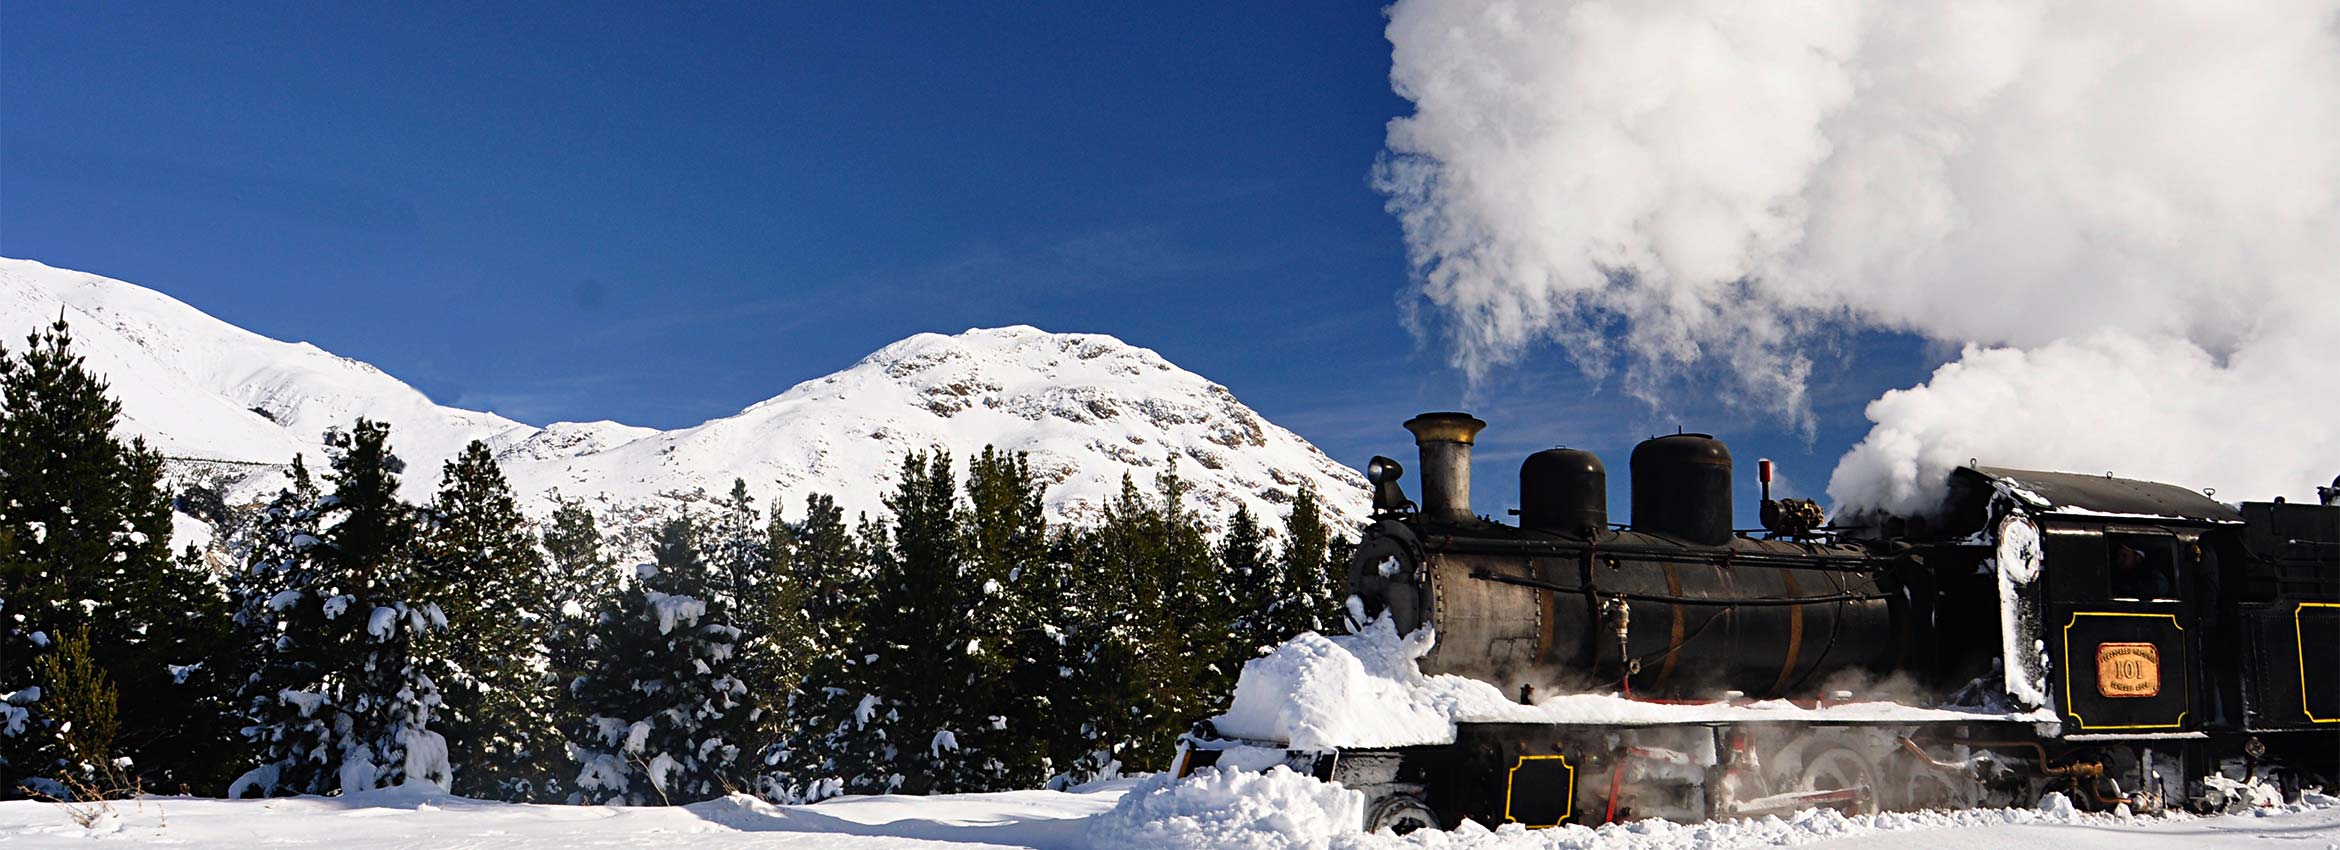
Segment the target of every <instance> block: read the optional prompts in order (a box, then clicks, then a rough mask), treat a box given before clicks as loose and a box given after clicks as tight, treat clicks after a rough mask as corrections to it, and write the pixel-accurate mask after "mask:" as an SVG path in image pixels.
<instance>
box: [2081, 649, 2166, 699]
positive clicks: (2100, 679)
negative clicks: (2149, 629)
mask: <svg viewBox="0 0 2340 850" xmlns="http://www.w3.org/2000/svg"><path fill="white" fill-rule="evenodd" d="M2096 692H2097V693H2099V694H2103V695H2105V696H2107V697H2150V696H2157V695H2159V694H2160V693H2161V650H2158V649H2155V648H2154V647H2153V644H2150V643H2100V644H2097V645H2096Z"/></svg>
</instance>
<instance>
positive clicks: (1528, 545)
mask: <svg viewBox="0 0 2340 850" xmlns="http://www.w3.org/2000/svg"><path fill="white" fill-rule="evenodd" d="M1441 542H1443V543H1445V544H1446V548H1458V549H1481V550H1489V551H1493V552H1497V553H1520V554H1530V555H1550V556H1555V557H1569V558H1577V557H1582V556H1583V555H1584V554H1585V553H1586V552H1588V551H1591V550H1593V549H1594V548H1595V544H1593V543H1591V542H1584V543H1577V542H1559V541H1543V540H1493V539H1488V538H1468V539H1467V542H1465V541H1464V540H1462V539H1458V538H1456V537H1454V536H1452V535H1443V536H1442V537H1441ZM1598 548H1599V551H1600V552H1602V553H1603V554H1607V555H1613V556H1619V557H1630V558H1637V559H1643V560H1653V561H1672V562H1676V563H1684V562H1687V563H1709V564H1718V565H1719V564H1726V563H1727V564H1729V565H1731V566H1754V567H1788V568H1791V569H1806V570H1824V571H1830V572H1863V573H1866V572H1880V571H1882V568H1883V563H1882V560H1883V559H1879V558H1876V557H1873V556H1870V555H1866V554H1844V555H1831V554H1822V553H1818V552H1814V553H1812V554H1808V555H1786V554H1777V553H1772V552H1737V551H1732V550H1729V549H1713V550H1702V549H1683V548H1680V547H1673V546H1651V545H1647V544H1641V543H1601V544H1598Z"/></svg>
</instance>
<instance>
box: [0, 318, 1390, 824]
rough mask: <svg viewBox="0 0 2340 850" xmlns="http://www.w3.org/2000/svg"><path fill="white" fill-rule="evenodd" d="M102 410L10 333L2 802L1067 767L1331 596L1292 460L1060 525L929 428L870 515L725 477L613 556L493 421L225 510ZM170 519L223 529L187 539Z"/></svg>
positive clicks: (1128, 751)
mask: <svg viewBox="0 0 2340 850" xmlns="http://www.w3.org/2000/svg"><path fill="white" fill-rule="evenodd" d="M119 416H120V407H119V405H118V404H117V402H116V401H115V400H113V399H112V398H110V397H109V393H108V388H107V386H106V384H105V382H104V381H103V380H102V379H101V378H99V377H98V376H97V375H96V374H95V373H94V372H93V370H92V369H91V368H89V366H88V365H87V364H85V363H84V362H83V361H82V359H81V358H80V357H79V356H78V355H77V354H76V353H75V350H74V346H73V339H72V335H71V329H70V328H68V327H67V326H66V325H64V324H63V323H58V324H56V325H54V326H51V327H49V328H46V329H43V330H41V331H38V332H36V333H34V334H33V335H31V336H30V337H29V338H27V339H25V340H24V341H23V343H22V344H21V345H8V346H5V347H0V697H5V699H4V700H0V794H6V795H8V796H10V797H25V796H31V797H36V798H52V799H72V798H76V797H83V798H87V797H93V796H107V795H116V794H121V793H128V792H141V791H142V792H145V793H187V794H194V795H204V796H233V797H251V796H273V795H292V794H331V793H348V792H354V791H360V790H366V789H372V788H379V787H388V786H394V785H398V784H401V783H404V782H407V781H409V780H410V779H413V780H425V781H429V782H431V783H434V784H438V785H441V786H442V787H448V788H451V789H452V790H453V791H454V792H455V793H456V794H459V795H463V796H467V797H475V798H482V799H495V800H509V801H527V802H552V803H560V802H571V803H607V802H616V803H625V804H636V805H659V804H682V803H688V802H694V801H699V800H706V799H710V798H714V797H719V796H722V795H725V794H728V793H733V792H746V793H751V794H755V795H758V796H761V797H764V798H766V799H769V800H773V801H777V802H804V801H812V800H819V799H823V798H827V797H832V796H836V795H841V794H869V793H901V794H933V793H957V792H970V791H990V790H1006V789H1024V788H1043V787H1068V786H1070V785H1074V784H1078V783H1082V782H1086V781H1089V780H1093V779H1098V778H1108V777H1112V776H1116V775H1119V774H1120V773H1122V772H1124V771H1128V772H1136V771H1143V770H1157V769H1160V768H1161V767H1163V765H1164V762H1165V761H1166V760H1167V759H1168V758H1169V757H1170V756H1171V755H1172V754H1173V747H1174V739H1175V738H1176V736H1177V735H1179V734H1180V733H1181V732H1183V731H1185V730H1186V729H1187V727H1188V726H1189V725H1190V724H1192V723H1194V722H1195V721H1196V720H1198V719H1201V718H1205V717H1208V716H1210V715H1212V714H1213V713H1214V712H1216V711H1218V710H1219V709H1220V707H1221V706H1220V703H1222V702H1223V701H1224V700H1225V699H1226V698H1227V695H1228V693H1229V692H1230V690H1231V689H1232V687H1233V684H1234V681H1235V677H1236V674H1237V672H1238V671H1239V670H1240V668H1241V666H1242V664H1243V663H1244V662H1245V661H1246V660H1248V659H1250V658H1253V657H1256V656H1257V655H1258V654H1259V653H1260V652H1262V651H1263V650H1264V649H1265V648H1267V647H1270V646H1273V645H1274V644H1276V643H1278V642H1280V641H1282V640H1284V639H1285V638H1287V637H1290V636H1292V635H1294V634H1298V633H1300V632H1303V631H1309V630H1315V629H1320V628H1325V627H1328V626H1331V625H1333V624H1334V622H1335V621H1337V619H1338V618H1339V617H1341V616H1342V613H1341V609H1340V604H1339V599H1338V597H1337V595H1336V590H1335V586H1336V585H1335V582H1334V579H1333V576H1334V565H1335V564H1337V563H1340V562H1341V561H1342V560H1343V558H1344V552H1343V547H1344V543H1343V539H1342V535H1341V533H1340V532H1341V530H1340V529H1336V528H1332V527H1329V526H1328V522H1327V520H1326V519H1325V517H1324V515H1323V514H1322V513H1321V512H1320V511H1319V507H1318V503H1317V501H1316V498H1315V496H1314V495H1313V494H1311V493H1310V492H1309V491H1307V490H1305V489H1303V490H1302V491H1301V495H1300V497H1299V498H1297V499H1296V500H1294V501H1293V504H1292V505H1291V511H1290V513H1289V515H1288V516H1285V517H1259V516H1254V515H1252V514H1251V513H1250V512H1249V511H1243V512H1239V513H1237V514H1236V515H1235V516H1234V518H1233V520H1232V521H1231V522H1228V523H1226V524H1225V525H1224V527H1218V526H1216V525H1214V524H1212V523H1209V522H1206V520H1205V519H1204V518H1202V517H1200V516H1198V515H1196V514H1195V513H1193V512H1192V511H1191V510H1189V509H1187V508H1184V507H1182V504H1183V502H1182V499H1181V496H1182V494H1183V490H1184V488H1185V486H1186V485H1185V484H1184V483H1182V482H1181V480H1180V479H1179V477H1178V476H1177V475H1176V473H1175V472H1174V471H1173V472H1169V473H1165V474H1162V475H1160V476H1159V477H1158V478H1156V479H1155V480H1151V481H1133V480H1128V479H1126V478H1125V479H1124V481H1123V484H1122V488H1121V492H1120V494H1119V496H1118V498H1116V499H1114V500H1113V501H1112V502H1111V503H1110V504H1109V505H1108V506H1107V510H1106V511H1104V515H1103V518H1102V519H1100V520H1098V521H1095V522H1090V523H1083V524H1072V523H1067V522H1062V521H1052V520H1050V519H1049V518H1048V514H1047V512H1046V511H1045V509H1044V503H1043V499H1044V496H1045V486H1046V485H1045V484H1044V483H1043V482H1042V481H1041V480H1039V479H1038V478H1037V477H1036V476H1035V474H1034V471H1033V470H1032V468H1031V466H1030V464H1029V463H1028V462H1027V460H1026V458H1025V457H1023V456H1021V455H1018V454H1015V453H1010V452H1002V451H994V450H989V449H987V450H985V451H983V452H981V453H979V454H977V455H975V456H973V457H965V458H955V457H951V456H950V455H949V454H947V453H944V452H942V451H939V450H938V451H933V452H924V453H915V454H913V455H912V456H911V457H910V458H909V459H908V460H907V461H906V462H905V463H904V464H903V466H902V469H901V474H900V481H899V484H898V486H897V487H896V488H895V489H894V490H893V492H892V493H891V494H890V495H889V496H888V497H887V498H886V500H885V506H886V510H885V511H884V512H883V513H882V514H880V515H866V514H865V515H856V516H848V515H846V514H845V512H844V511H843V510H841V509H840V508H839V507H838V505H837V503H836V502H835V501H834V500H833V499H831V498H830V497H828V496H824V495H823V494H821V493H818V492H804V493H799V494H793V495H792V497H791V501H790V502H789V503H788V504H759V503H758V502H757V501H756V500H755V499H754V498H752V497H751V496H750V495H749V488H748V487H747V486H746V482H745V481H740V482H736V483H735V485H734V486H733V488H732V489H731V492H729V493H728V494H722V495H717V496H714V497H712V498H708V499H704V500H701V501H700V502H698V503H696V505H695V506H694V507H691V508H689V509H678V510H675V511H673V512H672V513H671V515H668V516H664V517H660V518H658V520H657V522H656V525H655V528H656V533H655V535H654V539H653V540H651V542H650V545H649V547H648V549H649V552H650V557H648V558H621V557H620V554H619V552H620V547H619V546H617V545H615V544H614V543H613V542H612V540H611V539H609V538H608V537H606V536H605V531H604V530H603V529H601V528H598V527H597V525H596V519H595V515H594V513H593V512H592V511H590V510H589V509H588V508H587V507H586V506H585V505H583V504H579V503H564V504H563V505H562V506H561V507H560V509H559V510H557V511H556V512H554V514H553V515H552V517H551V518H550V520H549V521H548V522H541V523H540V522H534V521H531V520H530V519H529V518H528V517H526V516H524V515H523V513H522V512H521V510H520V509H519V507H518V501H517V500H516V498H515V494H514V492H513V491H512V488H511V487H510V486H509V484H508V483H507V481H506V479H505V477H504V475H503V473H502V472H501V471H500V470H499V469H498V467H497V463H496V461H495V459H494V457H493V456H492V454H491V452H490V451H489V449H488V447H487V446H486V445H484V444H481V443H478V442H474V443H472V444H471V445H470V446H469V448H468V449H466V450H465V451H464V452H463V453H462V454H461V455H460V456H459V457H458V458H456V459H455V460H452V461H450V462H448V463H446V464H445V465H444V466H443V467H442V468H439V469H414V468H409V467H407V466H406V465H405V464H404V463H403V462H402V461H401V460H400V457H399V455H398V451H397V438H398V435H397V433H396V432H395V431H394V429H392V428H391V427H390V426H389V425H387V424H385V423H381V422H375V421H368V420H364V419H358V420H355V421H351V422H349V423H347V424H346V425H345V426H341V427H337V428H335V429H334V430H333V431H332V432H331V433H329V434H328V435H326V439H325V446H326V449H327V451H326V453H325V455H324V456H321V457H297V458H289V459H287V460H290V461H291V463H292V469H293V473H292V475H291V476H290V479H291V483H290V484H289V485H288V486H286V487H284V488H283V489H282V490H281V491H280V492H277V493H275V494H274V496H273V497H272V498H268V499H266V500H265V501H264V502H260V503H255V504H227V503H225V501H224V500H222V499H221V498H220V497H219V496H218V495H217V494H216V493H213V492H208V491H205V490H203V489H201V488H198V487H185V488H179V489H176V490H175V489H174V486H173V485H172V484H171V483H170V476H169V475H168V473H167V470H166V464H165V462H164V459H163V458H162V457H161V455H160V454H159V453H157V452H156V451H154V450H152V449H150V448H149V447H148V446H146V445H145V444H144V443H143V442H141V441H139V440H136V439H131V440H124V439H121V438H119V437H117V436H116V435H115V425H116V422H117V419H118V417H119ZM1173 469H1174V468H1173ZM413 476H427V477H428V478H429V479H430V480H434V481H436V482H437V489H436V492H435V495H434V496H433V497H432V498H430V499H429V500H428V501H427V502H425V503H421V504H410V503H408V502H407V501H404V500H402V499H401V498H400V496H399V493H400V486H401V482H402V481H404V480H405V479H407V478H409V477H413ZM174 511H176V512H180V513H184V514H187V515H190V516H200V517H203V518H204V520H205V521H206V522H210V523H211V524H212V525H213V527H214V528H215V529H216V530H217V534H218V536H217V541H216V542H215V543H214V545H213V546H212V547H211V552H209V553H206V552H200V551H197V550H196V549H195V548H194V547H192V546H190V547H187V548H185V549H183V550H181V551H173V550H172V544H171V541H172V524H173V513H174ZM222 553H224V557H223V556H222ZM636 560H639V561H641V562H640V563H634V562H633V561H636Z"/></svg>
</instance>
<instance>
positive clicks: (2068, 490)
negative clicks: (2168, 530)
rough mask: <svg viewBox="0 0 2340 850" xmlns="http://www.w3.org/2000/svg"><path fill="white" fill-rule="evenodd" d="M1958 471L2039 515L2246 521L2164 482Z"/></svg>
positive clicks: (2023, 471) (1985, 469) (2228, 508)
mask: <svg viewBox="0 0 2340 850" xmlns="http://www.w3.org/2000/svg"><path fill="white" fill-rule="evenodd" d="M1952 474H1953V475H1964V476H1972V477H1974V478H1979V479H1982V481H1983V482H1984V483H1988V484H1990V485H1991V486H1993V487H1995V488H1996V489H1997V490H1999V491H2000V492H2002V493H2006V494H2007V495H2009V496H2011V497H2013V498H2015V499H2016V500H2017V501H2019V502H2021V503H2023V504H2024V506H2026V507H2028V508H2030V509H2031V510H2033V511H2034V512H2037V513H2044V514H2060V515H2065V516H2090V517H2104V518H2107V519H2137V520H2147V521H2150V520H2185V521H2191V522H2204V523H2239V522H2242V513H2241V512H2239V511H2237V510H2235V509H2234V508H2233V507H2231V506H2228V505H2226V504H2225V503H2222V502H2219V501H2218V500H2216V499H2212V498H2210V497H2209V496H2206V495H2203V494H2202V493H2200V492H2197V491H2194V490H2188V489H2186V488H2184V487H2180V486H2177V485H2175V484H2163V483H2161V482H2158V481H2139V480H2136V479H2134V478H2114V477H2112V476H2110V475H2083V474H2080V473H2075V472H2042V471H2038V470H2030V469H2006V468H2003V467H1995V466H1965V467H1959V468H1958V470H1957V471H1956V472H1954V473H1952Z"/></svg>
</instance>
